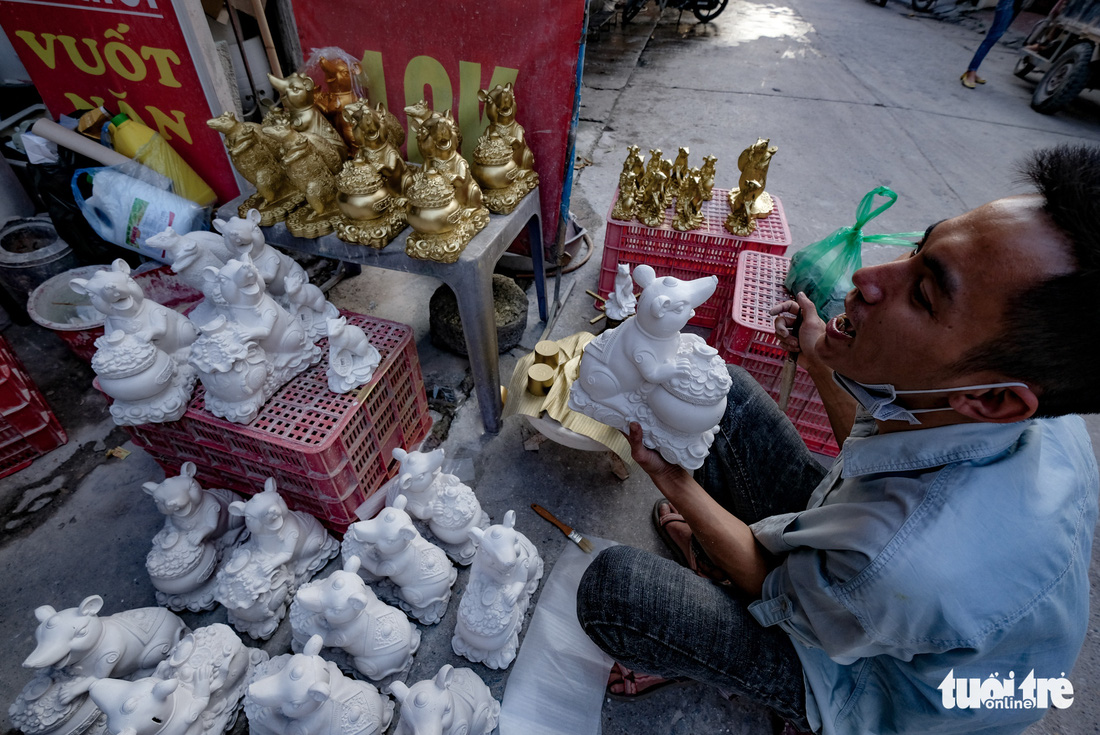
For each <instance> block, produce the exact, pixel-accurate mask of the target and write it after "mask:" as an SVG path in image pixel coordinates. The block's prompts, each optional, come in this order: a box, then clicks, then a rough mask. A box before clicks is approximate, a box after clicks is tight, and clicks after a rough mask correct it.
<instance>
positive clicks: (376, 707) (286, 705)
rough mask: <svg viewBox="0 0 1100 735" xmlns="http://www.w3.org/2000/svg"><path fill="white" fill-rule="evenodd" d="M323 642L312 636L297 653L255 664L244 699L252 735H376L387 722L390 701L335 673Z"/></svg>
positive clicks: (366, 685) (391, 706) (390, 713)
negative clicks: (325, 652)
mask: <svg viewBox="0 0 1100 735" xmlns="http://www.w3.org/2000/svg"><path fill="white" fill-rule="evenodd" d="M323 646H324V642H323V641H322V640H321V636H313V637H312V638H310V639H309V641H308V642H307V643H306V644H305V647H304V649H303V651H302V652H301V653H297V654H293V655H291V654H283V655H282V656H276V657H275V658H273V659H271V660H270V661H268V662H267V663H265V664H262V665H260V666H258V667H257V669H256V672H255V673H254V674H253V676H252V683H251V684H249V685H248V691H247V693H246V694H245V698H244V711H245V715H247V717H248V726H249V732H251V734H252V735H381V734H382V733H383V732H385V731H386V728H388V727H389V726H390V722H392V721H393V710H394V704H393V701H392V700H391V699H390V698H389V697H387V696H384V695H382V694H381V693H379V691H378V690H377V689H375V688H374V687H373V686H372V685H371V684H369V683H368V682H365V681H357V680H355V679H349V678H348V677H346V676H344V675H343V674H342V673H340V669H339V668H338V667H337V666H336V664H334V663H332V662H331V661H325V660H324V659H323V658H321V656H320V655H319V654H320V652H321V649H322V647H323Z"/></svg>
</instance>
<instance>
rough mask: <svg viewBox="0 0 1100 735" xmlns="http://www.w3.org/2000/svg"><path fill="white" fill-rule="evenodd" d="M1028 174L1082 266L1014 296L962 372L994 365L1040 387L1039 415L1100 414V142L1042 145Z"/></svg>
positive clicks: (1029, 163)
mask: <svg viewBox="0 0 1100 735" xmlns="http://www.w3.org/2000/svg"><path fill="white" fill-rule="evenodd" d="M1021 173H1022V174H1023V175H1024V177H1025V179H1026V180H1029V181H1031V182H1032V183H1033V184H1034V185H1035V187H1036V188H1037V189H1038V190H1039V193H1040V194H1042V196H1043V198H1044V199H1045V200H1046V201H1045V203H1044V205H1043V209H1044V210H1045V211H1046V213H1047V214H1048V215H1050V218H1051V219H1052V220H1053V222H1054V225H1055V226H1056V227H1057V228H1058V230H1059V231H1060V232H1061V234H1062V236H1063V237H1064V238H1065V240H1066V242H1067V245H1068V247H1069V249H1070V254H1071V256H1072V258H1073V260H1074V265H1075V266H1076V270H1075V271H1074V272H1073V273H1069V274H1067V275H1061V276H1055V277H1054V278H1051V279H1049V280H1047V281H1044V282H1043V283H1040V284H1038V285H1036V286H1033V287H1031V288H1030V289H1026V290H1025V291H1024V292H1023V293H1021V294H1017V295H1016V296H1015V297H1013V298H1012V299H1011V300H1010V301H1009V302H1008V304H1007V305H1006V309H1005V322H1004V325H1003V328H1002V330H1001V333H1000V334H999V335H998V336H997V337H995V338H993V339H992V340H989V341H988V342H986V343H985V344H983V345H982V346H980V347H978V348H976V349H974V350H972V351H971V352H970V353H969V354H968V355H966V356H965V357H964V358H963V359H962V360H961V361H960V362H959V364H958V365H957V366H956V367H957V368H959V369H960V370H961V371H964V372H967V371H976V370H995V371H997V372H999V373H1001V374H1002V375H1005V376H1006V377H1009V378H1014V379H1017V380H1022V381H1025V382H1027V383H1028V384H1029V385H1032V386H1035V387H1037V388H1038V391H1037V393H1038V394H1039V408H1038V411H1037V412H1036V414H1035V415H1036V416H1061V415H1063V414H1069V413H1100V381H1097V379H1096V369H1097V358H1100V340H1098V339H1096V335H1095V330H1096V327H1097V324H1098V323H1100V309H1097V306H1098V300H1100V148H1096V147H1091V146H1083V145H1060V146H1057V147H1055V148H1046V149H1042V150H1038V151H1035V152H1034V153H1032V154H1031V156H1029V157H1028V159H1027V160H1025V161H1024V162H1023V164H1022V165H1021Z"/></svg>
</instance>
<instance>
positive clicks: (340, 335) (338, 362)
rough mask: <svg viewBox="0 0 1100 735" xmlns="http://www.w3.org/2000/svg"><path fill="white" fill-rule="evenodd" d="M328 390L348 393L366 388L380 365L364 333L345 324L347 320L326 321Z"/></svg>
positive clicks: (378, 356) (341, 318) (377, 355)
mask: <svg viewBox="0 0 1100 735" xmlns="http://www.w3.org/2000/svg"><path fill="white" fill-rule="evenodd" d="M327 331H328V372H327V373H326V375H327V376H328V389H329V390H330V391H332V392H333V393H347V392H348V391H351V390H355V389H356V388H358V387H359V386H361V385H366V384H367V383H369V382H370V381H371V378H373V377H374V371H375V369H376V368H377V367H378V366H379V365H380V364H381V362H382V355H381V353H379V352H378V350H377V349H376V348H375V346H374V345H372V344H371V343H370V340H369V339H367V335H366V333H365V332H364V331H363V330H362V329H360V328H359V327H357V326H355V325H354V324H348V320H347V317H340V318H339V319H329V320H328V330H327Z"/></svg>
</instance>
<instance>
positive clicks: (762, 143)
mask: <svg viewBox="0 0 1100 735" xmlns="http://www.w3.org/2000/svg"><path fill="white" fill-rule="evenodd" d="M768 142H769V141H768V139H767V138H757V139H756V142H755V143H753V144H752V145H750V146H749V147H748V148H746V149H745V150H743V151H741V155H740V156H738V157H737V168H739V169H741V175H740V177H739V178H738V180H737V188H736V189H734V190H733V191H731V192H730V193H729V201H730V209H736V207H734V204H733V200H734V199H735V198H736V197H737V196H738V193H739V191H740V190H742V189H745V188H746V187H747V186H748V182H750V181H755V182H757V183H758V184H759V185H760V189H759V191H757V192H756V193H755V194H749V196H751V197H752V202H751V210H752V216H753V217H767V216H768V215H769V214H771V212H772V208H773V207H774V204H773V203H772V198H771V195H770V194H768V192H766V191H765V190H764V187H765V186H767V183H768V166H769V165H770V164H771V161H772V156H774V155H775V153H776V151H778V150H779V149H778V148H776V147H775V146H770V147H769V146H768ZM753 229H756V226H755V225H753ZM734 234H737V233H734Z"/></svg>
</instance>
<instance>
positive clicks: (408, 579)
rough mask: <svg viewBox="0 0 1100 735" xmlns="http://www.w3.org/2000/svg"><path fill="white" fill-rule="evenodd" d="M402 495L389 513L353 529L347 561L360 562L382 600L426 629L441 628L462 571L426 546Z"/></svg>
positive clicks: (439, 551) (345, 548)
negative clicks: (352, 559)
mask: <svg viewBox="0 0 1100 735" xmlns="http://www.w3.org/2000/svg"><path fill="white" fill-rule="evenodd" d="M405 503H406V499H405V496H404V495H398V496H397V498H396V499H395V500H394V503H393V505H392V506H390V507H389V508H383V509H382V512H381V513H379V514H378V515H377V516H375V517H374V518H373V519H371V520H369V521H359V522H358V523H353V524H352V525H351V526H350V527H348V531H347V533H346V534H344V543H343V546H342V551H343V557H344V561H345V562H347V560H348V559H349V558H350V557H352V556H357V557H359V559H360V560H361V561H362V567H360V569H359V574H360V576H362V577H363V578H364V579H365V580H367V582H370V583H371V584H372V585H374V587H375V589H376V590H377V591H378V594H379V595H381V596H382V597H383V598H385V599H387V601H391V602H394V603H396V604H397V605H399V606H400V607H401V609H403V610H404V611H405V612H407V613H408V614H409V615H411V616H413V617H414V618H416V619H417V620H418V621H419V622H420V623H422V624H424V625H432V624H433V623H438V622H439V621H440V619H441V618H442V617H443V613H445V612H446V611H447V603H449V602H450V600H451V587H452V586H453V585H454V583H455V580H456V579H458V570H457V569H455V568H454V565H453V564H451V561H450V559H448V558H447V554H446V553H444V551H443V550H442V549H440V548H439V547H438V546H435V545H434V544H431V543H429V542H428V541H426V540H425V539H424V538H423V537H422V536H421V535H420V533H419V532H418V531H417V530H416V527H415V526H414V525H413V522H412V518H411V517H410V516H409V514H408V513H406V512H405Z"/></svg>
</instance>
